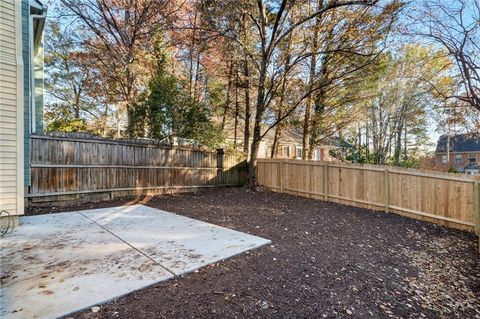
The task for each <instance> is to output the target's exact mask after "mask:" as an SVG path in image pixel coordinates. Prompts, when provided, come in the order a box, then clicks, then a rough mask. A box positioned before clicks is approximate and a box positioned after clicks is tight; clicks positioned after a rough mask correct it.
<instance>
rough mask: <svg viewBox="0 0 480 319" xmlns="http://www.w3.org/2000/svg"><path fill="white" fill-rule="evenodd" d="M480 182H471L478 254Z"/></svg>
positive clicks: (479, 250) (479, 249)
mask: <svg viewBox="0 0 480 319" xmlns="http://www.w3.org/2000/svg"><path fill="white" fill-rule="evenodd" d="M479 191H480V181H474V182H473V223H474V224H475V234H477V236H478V252H480V194H479Z"/></svg>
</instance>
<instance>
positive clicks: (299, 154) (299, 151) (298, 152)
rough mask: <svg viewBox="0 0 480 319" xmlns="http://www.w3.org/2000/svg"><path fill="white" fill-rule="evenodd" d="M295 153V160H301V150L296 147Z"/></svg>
mask: <svg viewBox="0 0 480 319" xmlns="http://www.w3.org/2000/svg"><path fill="white" fill-rule="evenodd" d="M296 151H297V153H296V157H297V158H302V149H301V148H300V147H297V149H296Z"/></svg>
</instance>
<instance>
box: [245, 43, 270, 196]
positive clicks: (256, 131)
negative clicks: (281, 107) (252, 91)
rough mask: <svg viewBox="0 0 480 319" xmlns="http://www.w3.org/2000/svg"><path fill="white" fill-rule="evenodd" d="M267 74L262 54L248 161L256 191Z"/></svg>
mask: <svg viewBox="0 0 480 319" xmlns="http://www.w3.org/2000/svg"><path fill="white" fill-rule="evenodd" d="M266 74H267V53H265V52H264V53H263V54H262V61H261V64H260V72H259V74H258V88H257V104H256V111H257V112H256V114H255V122H254V127H253V140H252V145H251V147H250V157H249V160H248V184H249V187H250V189H252V190H255V189H256V186H257V185H256V182H257V181H256V165H257V156H258V148H259V146H260V141H261V136H262V134H261V125H262V121H263V115H264V112H265V79H266Z"/></svg>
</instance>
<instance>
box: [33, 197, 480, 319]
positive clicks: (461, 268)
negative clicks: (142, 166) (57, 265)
mask: <svg viewBox="0 0 480 319" xmlns="http://www.w3.org/2000/svg"><path fill="white" fill-rule="evenodd" d="M128 202H131V200H130V201H129V200H128V199H116V200H113V201H108V202H91V203H88V204H82V205H77V206H71V207H50V208H37V209H32V210H31V211H30V212H29V213H30V214H41V213H51V212H56V211H68V210H78V209H86V208H100V207H108V206H118V205H124V204H126V203H128ZM142 202H143V203H144V204H146V205H149V206H152V207H155V208H159V209H163V210H166V211H170V212H174V213H178V214H181V215H185V216H188V217H191V218H196V219H199V220H203V221H206V222H209V223H213V224H217V225H221V226H224V227H228V228H232V229H236V230H239V231H243V232H246V233H250V234H253V235H257V236H261V237H264V238H268V239H270V240H272V245H269V246H265V247H262V248H260V249H257V250H254V251H251V252H247V253H245V254H242V255H240V256H237V257H234V258H231V259H228V260H225V261H222V262H219V263H216V264H212V265H209V266H207V267H204V268H202V269H200V270H199V271H197V272H194V273H191V274H187V275H185V276H183V277H178V278H175V279H172V280H170V281H167V282H162V283H159V284H156V285H154V286H151V287H148V288H145V289H142V290H140V291H137V292H134V293H131V294H129V295H127V296H124V297H122V298H118V299H116V300H113V301H112V302H110V303H107V304H103V305H100V307H99V309H97V308H95V309H94V310H95V311H92V310H90V309H87V310H85V311H83V312H79V313H77V314H75V315H72V316H70V317H71V318H83V319H87V318H132V319H133V318H135V319H137V318H385V317H391V318H480V254H478V252H477V251H476V242H477V239H476V237H475V236H474V235H473V234H471V233H467V232H462V231H456V230H452V229H448V228H445V227H442V226H437V225H433V224H430V223H426V222H421V221H416V220H414V219H410V218H406V217H402V216H398V215H395V214H386V213H383V212H375V211H371V210H367V209H360V208H355V207H351V206H346V205H339V204H334V203H327V202H322V201H319V200H312V199H306V198H301V197H296V196H291V195H286V194H279V193H274V192H270V191H267V190H263V189H260V190H259V191H257V192H252V191H249V190H247V189H245V188H226V189H213V190H208V191H201V192H197V193H190V194H180V195H168V196H158V197H153V198H145V199H143V201H142ZM99 271H101V269H99Z"/></svg>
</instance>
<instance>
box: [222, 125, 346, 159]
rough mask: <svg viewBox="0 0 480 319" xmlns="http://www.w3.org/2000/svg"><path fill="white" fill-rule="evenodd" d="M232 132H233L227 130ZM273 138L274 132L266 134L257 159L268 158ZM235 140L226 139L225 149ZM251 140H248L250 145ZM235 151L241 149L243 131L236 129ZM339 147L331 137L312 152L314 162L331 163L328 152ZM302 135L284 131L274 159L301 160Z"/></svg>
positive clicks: (296, 132) (337, 140)
mask: <svg viewBox="0 0 480 319" xmlns="http://www.w3.org/2000/svg"><path fill="white" fill-rule="evenodd" d="M228 131H229V132H232V131H233V130H228ZM274 136H275V130H274V129H272V130H270V131H268V132H267V134H266V135H265V137H264V138H263V139H262V140H261V142H260V145H259V148H258V158H270V157H271V154H272V148H273V140H274ZM234 141H235V138H234V137H233V136H230V137H227V138H226V142H227V145H226V146H227V147H232V145H233V144H234ZM251 142H252V139H251V138H250V143H251ZM236 145H237V149H243V131H242V130H241V129H238V131H237V143H236ZM338 147H340V142H339V139H338V138H336V137H331V138H327V139H325V141H324V142H322V144H321V145H319V146H317V147H315V148H314V150H313V158H312V160H315V161H333V160H334V158H333V157H331V156H330V150H331V149H333V148H338ZM302 152H303V147H302V133H301V132H300V131H298V130H297V129H294V128H291V129H288V130H285V131H284V132H283V133H282V136H281V137H280V139H279V141H278V148H277V154H275V155H274V158H290V159H301V158H302Z"/></svg>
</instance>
